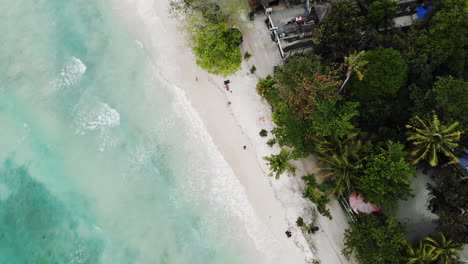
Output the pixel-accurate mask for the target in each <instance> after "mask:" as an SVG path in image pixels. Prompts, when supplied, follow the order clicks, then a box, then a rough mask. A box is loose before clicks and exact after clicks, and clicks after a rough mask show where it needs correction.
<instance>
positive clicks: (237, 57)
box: [191, 22, 242, 76]
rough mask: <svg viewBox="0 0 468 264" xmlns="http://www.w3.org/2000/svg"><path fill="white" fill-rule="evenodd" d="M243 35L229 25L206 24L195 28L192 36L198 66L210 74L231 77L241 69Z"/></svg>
mask: <svg viewBox="0 0 468 264" xmlns="http://www.w3.org/2000/svg"><path fill="white" fill-rule="evenodd" d="M241 41H242V33H240V31H238V30H234V29H232V28H230V27H229V25H228V24H227V23H224V22H222V23H218V24H214V23H213V24H212V23H209V22H207V23H205V24H204V26H203V27H202V26H200V27H194V33H193V34H192V36H191V43H192V51H193V53H194V54H195V56H196V57H197V60H196V61H197V64H198V65H199V66H200V67H201V68H202V69H205V70H207V71H208V72H209V73H212V74H218V75H223V76H227V75H231V74H234V73H235V72H236V71H237V70H239V69H240V67H241V63H242V53H241V51H240V49H239V47H238V45H239V44H240V43H241Z"/></svg>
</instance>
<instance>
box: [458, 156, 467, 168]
mask: <svg viewBox="0 0 468 264" xmlns="http://www.w3.org/2000/svg"><path fill="white" fill-rule="evenodd" d="M460 165H462V167H463V168H465V169H468V155H464V156H463V157H461V158H460Z"/></svg>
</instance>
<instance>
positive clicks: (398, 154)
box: [358, 141, 416, 209]
mask: <svg viewBox="0 0 468 264" xmlns="http://www.w3.org/2000/svg"><path fill="white" fill-rule="evenodd" d="M376 152H377V153H375V154H371V155H369V156H367V157H366V161H365V162H364V163H365V164H364V173H363V175H362V176H361V177H360V178H359V183H358V186H359V192H361V193H362V195H363V197H364V199H365V200H368V201H370V202H372V203H374V204H377V205H380V206H385V207H386V208H388V209H390V208H392V207H394V206H396V204H397V203H398V199H402V200H407V199H408V198H409V197H411V196H412V190H411V188H410V179H411V177H414V176H415V173H416V170H415V168H414V167H413V166H412V165H411V164H410V163H409V162H408V161H407V160H406V156H407V153H406V152H404V151H403V145H402V144H400V143H394V142H392V141H389V142H388V143H387V144H386V146H385V148H382V147H379V148H378V150H377V151H376Z"/></svg>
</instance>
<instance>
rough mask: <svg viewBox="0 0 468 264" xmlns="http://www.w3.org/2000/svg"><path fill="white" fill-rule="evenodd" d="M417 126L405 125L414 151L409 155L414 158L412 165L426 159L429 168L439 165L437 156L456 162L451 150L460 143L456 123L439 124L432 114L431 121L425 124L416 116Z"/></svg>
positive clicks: (459, 133)
mask: <svg viewBox="0 0 468 264" xmlns="http://www.w3.org/2000/svg"><path fill="white" fill-rule="evenodd" d="M416 119H417V120H418V122H419V126H418V127H416V126H411V125H407V126H406V127H407V128H409V129H410V130H411V131H410V132H409V137H408V140H409V141H411V142H412V143H413V145H414V146H415V149H414V150H413V151H412V152H411V155H413V156H414V157H415V160H414V162H413V163H414V164H417V163H418V162H419V161H420V160H422V159H427V160H428V161H429V164H430V165H431V166H437V164H439V155H440V154H443V155H444V156H446V157H448V158H450V159H452V160H457V157H456V156H455V154H453V150H454V149H455V147H457V146H458V141H460V135H461V132H460V131H456V130H455V129H456V127H457V126H458V124H459V123H458V122H455V123H453V124H451V125H449V126H446V125H443V124H441V123H440V121H439V118H438V117H437V115H436V114H433V118H432V121H431V122H430V123H428V124H427V123H426V122H424V121H423V120H421V119H420V118H419V117H417V116H416Z"/></svg>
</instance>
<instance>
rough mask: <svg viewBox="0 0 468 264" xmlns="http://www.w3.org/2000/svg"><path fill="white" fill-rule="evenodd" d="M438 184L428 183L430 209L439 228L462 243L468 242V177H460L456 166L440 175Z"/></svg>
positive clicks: (447, 235) (450, 237)
mask: <svg viewBox="0 0 468 264" xmlns="http://www.w3.org/2000/svg"><path fill="white" fill-rule="evenodd" d="M438 178H439V180H440V181H439V183H438V184H437V185H434V186H433V185H431V184H428V185H427V189H428V190H429V197H430V198H429V205H428V209H429V210H430V211H431V212H432V213H433V214H436V215H437V216H438V217H437V220H435V221H434V222H435V223H436V224H437V229H438V230H439V231H441V232H443V233H444V235H445V236H446V237H447V238H449V239H451V240H453V241H456V242H457V243H460V244H468V195H466V194H467V193H468V179H463V178H462V177H460V175H459V172H458V171H456V170H455V168H449V170H447V171H444V172H443V173H442V174H441V175H438Z"/></svg>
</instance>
